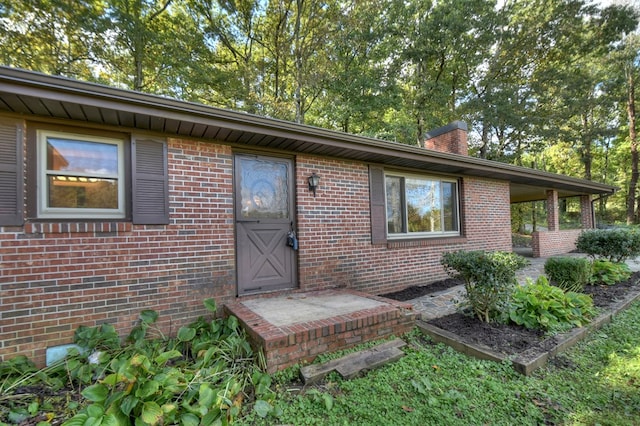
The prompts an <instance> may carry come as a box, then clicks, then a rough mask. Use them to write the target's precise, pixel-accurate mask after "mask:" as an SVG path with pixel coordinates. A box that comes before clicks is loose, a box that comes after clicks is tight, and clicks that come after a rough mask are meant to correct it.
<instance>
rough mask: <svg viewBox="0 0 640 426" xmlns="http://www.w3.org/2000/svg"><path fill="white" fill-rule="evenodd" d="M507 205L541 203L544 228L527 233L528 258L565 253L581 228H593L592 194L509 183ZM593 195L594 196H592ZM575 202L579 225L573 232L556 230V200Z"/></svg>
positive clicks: (557, 204)
mask: <svg viewBox="0 0 640 426" xmlns="http://www.w3.org/2000/svg"><path fill="white" fill-rule="evenodd" d="M510 190H511V204H512V205H513V204H518V203H526V202H535V201H544V202H545V215H546V227H544V228H543V229H535V230H534V231H533V232H532V234H531V255H532V257H534V258H539V257H548V256H554V255H558V254H564V253H569V252H571V251H573V250H575V249H576V241H577V239H578V236H579V235H580V234H581V233H582V231H583V230H585V229H593V228H594V227H595V215H594V210H593V202H592V196H593V195H594V193H585V192H578V191H574V190H571V189H568V188H540V187H537V188H536V187H529V186H527V185H522V184H513V183H512V184H511V186H510ZM596 194H597V193H596ZM564 198H577V199H579V204H580V207H579V216H580V220H579V225H578V227H575V228H574V229H561V227H560V200H561V199H564Z"/></svg>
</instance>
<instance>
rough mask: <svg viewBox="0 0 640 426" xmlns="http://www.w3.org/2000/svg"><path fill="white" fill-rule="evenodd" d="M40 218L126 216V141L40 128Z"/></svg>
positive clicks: (111, 217) (109, 217)
mask: <svg viewBox="0 0 640 426" xmlns="http://www.w3.org/2000/svg"><path fill="white" fill-rule="evenodd" d="M37 139H38V173H39V175H38V217H41V218H96V219H97V218H101V219H118V218H124V217H125V214H126V209H125V187H124V183H125V177H124V169H125V166H124V141H123V140H119V139H112V138H103V137H95V136H87V135H77V134H73V133H61V132H54V131H44V130H40V131H38V137H37Z"/></svg>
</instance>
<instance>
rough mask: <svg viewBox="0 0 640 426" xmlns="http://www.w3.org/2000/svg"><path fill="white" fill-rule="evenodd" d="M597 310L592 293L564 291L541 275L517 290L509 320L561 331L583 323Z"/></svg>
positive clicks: (528, 326) (513, 296) (513, 297)
mask: <svg viewBox="0 0 640 426" xmlns="http://www.w3.org/2000/svg"><path fill="white" fill-rule="evenodd" d="M595 313H596V310H595V308H594V307H593V300H592V299H591V296H588V295H586V294H581V293H576V292H573V291H569V292H564V291H562V290H561V289H560V288H558V287H555V286H552V285H549V282H548V281H547V279H546V278H545V277H544V276H541V277H539V278H538V279H537V280H536V282H535V283H534V282H531V281H529V283H528V284H526V285H524V286H521V287H519V288H517V289H516V290H515V291H514V292H513V295H512V298H511V306H510V308H509V320H510V321H511V322H513V323H515V324H518V325H523V326H525V327H526V328H534V329H543V330H546V331H560V330H565V329H567V328H570V327H572V326H577V327H582V326H583V325H585V324H587V323H588V322H589V321H590V320H591V318H593V316H594V315H595Z"/></svg>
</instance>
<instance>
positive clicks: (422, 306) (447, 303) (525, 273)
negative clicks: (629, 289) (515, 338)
mask: <svg viewBox="0 0 640 426" xmlns="http://www.w3.org/2000/svg"><path fill="white" fill-rule="evenodd" d="M516 252H519V254H521V255H523V256H524V257H527V258H528V260H529V261H530V262H531V263H530V265H529V266H527V267H525V268H523V269H521V270H519V271H518V273H517V274H516V278H517V279H518V283H519V284H526V282H527V279H531V280H533V281H535V280H536V279H537V278H538V277H539V276H540V275H544V264H545V262H546V261H547V259H548V258H546V257H537V258H532V257H529V256H531V255H530V254H529V253H527V251H526V250H524V251H519V250H516ZM562 256H579V257H584V256H585V255H584V254H581V253H575V254H574V253H568V254H564V255H562ZM626 263H627V265H629V268H630V269H631V270H632V271H634V272H636V271H640V259H631V260H627V262H626ZM464 297H465V290H464V286H462V285H460V286H457V287H452V288H450V289H447V290H443V291H440V292H437V293H432V294H428V295H426V296H423V297H419V298H417V299H413V300H408V301H407V302H408V303H411V304H412V305H413V309H414V310H415V311H416V313H417V314H418V317H419V318H422V319H423V320H430V319H433V318H438V317H442V316H445V315H449V314H453V313H455V312H456V309H457V306H458V304H459V303H460V301H462V300H463V299H464Z"/></svg>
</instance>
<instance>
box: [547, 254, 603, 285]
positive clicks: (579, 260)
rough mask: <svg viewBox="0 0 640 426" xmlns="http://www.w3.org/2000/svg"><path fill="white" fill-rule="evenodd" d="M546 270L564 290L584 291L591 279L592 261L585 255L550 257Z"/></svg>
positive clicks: (551, 278) (552, 279)
mask: <svg viewBox="0 0 640 426" xmlns="http://www.w3.org/2000/svg"><path fill="white" fill-rule="evenodd" d="M544 272H545V274H547V276H548V277H549V281H551V282H552V283H553V284H555V285H556V286H557V287H560V288H561V289H562V290H564V291H582V290H584V286H585V285H587V284H588V283H589V281H590V280H591V262H590V261H589V259H586V258H583V257H550V258H549V259H547V261H546V262H545V263H544Z"/></svg>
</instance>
